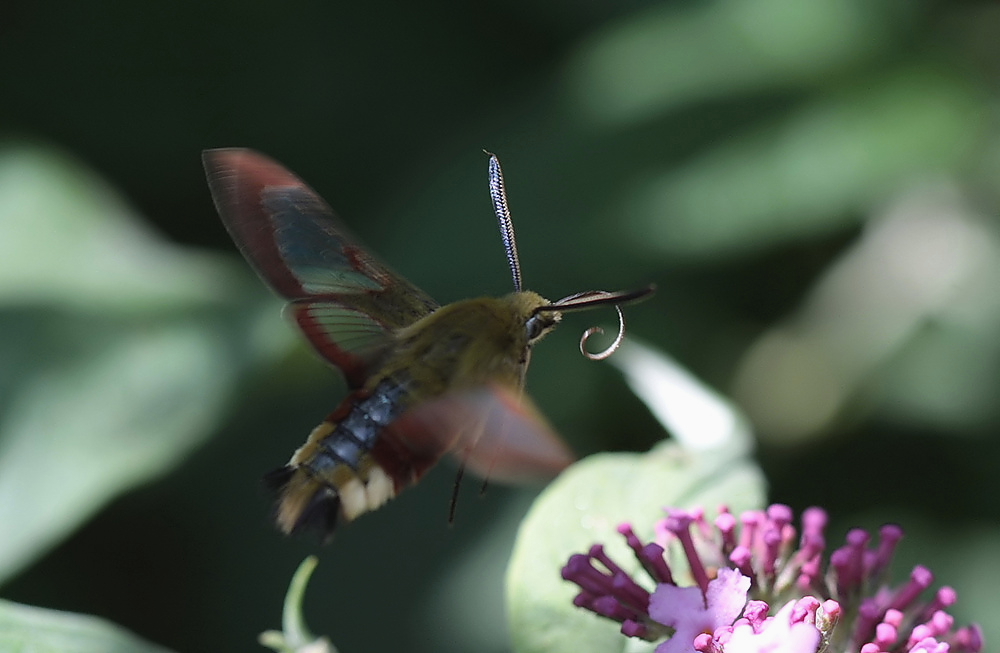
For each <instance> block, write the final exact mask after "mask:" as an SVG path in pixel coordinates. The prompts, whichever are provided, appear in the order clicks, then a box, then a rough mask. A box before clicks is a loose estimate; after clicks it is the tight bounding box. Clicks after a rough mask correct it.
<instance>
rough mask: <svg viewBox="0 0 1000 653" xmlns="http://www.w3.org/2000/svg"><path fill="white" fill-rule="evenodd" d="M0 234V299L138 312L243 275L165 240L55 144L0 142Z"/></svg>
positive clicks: (227, 288)
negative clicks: (45, 146)
mask: <svg viewBox="0 0 1000 653" xmlns="http://www.w3.org/2000/svg"><path fill="white" fill-rule="evenodd" d="M192 156H193V157H197V153H193V154H192ZM205 201H206V203H207V202H209V199H208V193H207V192H206V194H205ZM0 234H3V238H0V303H14V302H18V303H31V304H36V305H37V304H40V303H53V304H58V305H59V306H63V307H71V308H74V309H77V310H87V311H100V312H104V311H107V310H127V311H130V312H135V311H142V310H150V309H153V308H164V307H169V306H178V305H184V304H189V303H190V302H192V301H202V302H206V301H215V300H218V299H219V298H220V297H224V296H225V295H226V293H227V292H231V291H232V287H233V285H234V284H237V283H239V281H240V279H241V277H240V274H239V270H238V268H236V267H235V266H234V265H232V264H230V263H229V262H227V261H225V260H223V259H222V258H221V257H218V256H210V255H208V254H202V253H195V252H193V251H191V250H184V249H181V248H179V247H172V246H170V245H169V244H168V243H166V242H164V241H163V240H162V239H161V238H160V237H159V236H158V235H156V234H155V233H153V232H152V231H150V230H149V229H148V228H147V227H146V225H145V224H143V222H142V219H141V217H139V216H137V215H136V214H135V212H134V211H132V209H131V208H129V207H128V206H127V205H126V204H125V202H124V201H123V200H122V199H121V197H119V196H118V194H117V193H116V192H115V191H114V190H113V189H111V188H110V187H109V186H108V185H107V184H106V183H105V182H104V181H102V180H101V179H99V178H98V177H97V176H96V175H94V174H93V173H91V172H90V171H88V170H87V169H85V168H84V167H82V166H81V165H79V164H78V163H76V162H74V161H72V160H70V159H68V158H67V157H65V156H63V155H61V154H58V153H56V152H54V151H51V150H45V149H40V148H29V147H9V148H5V149H0Z"/></svg>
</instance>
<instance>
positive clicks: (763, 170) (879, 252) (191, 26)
mask: <svg viewBox="0 0 1000 653" xmlns="http://www.w3.org/2000/svg"><path fill="white" fill-rule="evenodd" d="M998 33H1000V6H998V5H997V4H996V3H993V2H961V1H959V2H956V1H950V2H943V1H941V2H933V1H927V2H903V1H902V0H811V1H810V2H798V1H796V0H717V1H715V2H698V1H694V0H687V1H684V2H643V1H639V0H635V1H630V2H586V3H578V2H566V1H556V2H548V3H532V2H512V3H504V4H497V3H474V4H468V3H467V4H461V3H444V2H438V3H407V2H391V1H383V2H373V3H309V2H298V1H291V2H282V3H277V2H272V3H269V2H254V1H252V0H251V1H249V2H246V1H244V2H231V1H229V0H223V1H219V2H212V3H194V2H176V3H165V4H164V3H160V4H146V3H134V2H121V1H117V2H116V1H112V0H97V1H96V2H89V3H71V2H54V3H26V2H20V3H18V2H15V3H12V4H8V5H7V6H5V7H4V9H3V11H2V18H0V89H2V97H3V101H2V102H0V139H2V140H0V582H3V583H4V584H3V587H2V588H0V595H2V596H3V597H4V598H7V599H11V600H16V601H20V602H23V603H28V604H33V605H41V606H47V607H53V608H59V609H64V610H71V611H77V612H84V613H89V614H96V615H100V616H103V617H106V618H108V619H110V620H112V621H115V622H118V623H120V624H122V625H124V626H126V627H127V628H129V629H131V630H133V631H134V632H136V633H138V634H139V635H141V636H143V637H145V638H148V639H150V640H153V641H156V642H158V643H160V644H163V645H166V646H169V647H171V648H173V649H176V650H178V651H203V650H204V651H207V650H216V651H219V650H254V649H255V648H256V647H257V644H255V637H256V634H257V633H259V632H260V631H262V630H264V629H267V628H275V627H277V626H278V625H279V615H280V606H281V601H282V597H283V594H284V590H285V587H286V584H287V582H288V579H289V578H290V577H291V574H292V572H293V571H294V569H295V567H296V565H297V564H298V563H299V561H300V560H301V559H302V557H303V556H304V555H306V554H307V553H309V552H313V551H317V550H319V551H320V552H321V553H320V566H319V569H318V571H317V572H316V575H315V577H314V580H313V582H312V585H311V587H310V589H309V592H308V593H307V596H306V615H307V617H308V619H309V622H310V624H311V626H312V627H313V629H314V630H317V631H319V632H323V633H326V634H329V635H330V636H331V637H332V639H333V641H334V642H335V643H336V644H337V645H338V646H339V647H340V649H341V651H343V652H344V653H349V652H352V651H362V650H363V651H390V650H397V649H399V648H400V647H405V648H407V649H408V650H411V651H432V650H433V651H436V652H439V653H440V652H444V651H459V650H471V649H473V648H475V649H478V650H480V651H503V650H505V649H506V648H507V644H506V640H505V639H504V634H503V629H504V618H503V614H502V602H501V580H500V579H501V574H502V570H503V565H504V564H505V560H506V555H507V553H508V552H509V548H510V543H511V541H512V538H513V529H514V528H515V527H516V524H517V522H518V519H519V517H520V515H521V514H523V512H524V510H525V508H526V505H527V502H528V501H529V500H530V496H531V492H530V491H525V490H511V489H507V488H502V487H491V489H490V490H489V492H488V493H487V494H486V495H485V497H483V498H481V499H480V498H479V497H477V496H476V494H477V492H476V485H477V484H474V483H469V484H467V487H466V488H465V489H466V492H464V493H463V495H462V498H461V500H460V503H459V507H458V520H457V524H456V525H455V526H454V527H452V528H449V527H448V526H447V525H446V515H447V510H448V498H449V493H450V486H451V483H452V471H451V469H449V467H448V466H447V465H442V466H441V468H439V469H436V470H435V471H434V472H433V473H432V474H430V476H429V477H428V479H427V480H426V482H424V483H422V484H421V485H419V486H418V487H417V488H415V489H413V490H411V491H408V492H407V493H406V494H404V495H403V496H402V497H400V498H399V499H398V500H396V501H394V502H392V503H391V504H390V505H388V506H387V507H386V508H384V509H382V510H380V511H378V512H377V513H376V514H373V515H370V516H366V517H365V518H364V519H362V520H360V521H358V522H357V523H355V524H352V525H351V526H350V527H349V528H346V529H344V530H343V531H342V532H341V533H340V535H339V536H338V538H337V540H336V541H335V542H334V543H333V544H332V545H330V546H328V547H325V548H320V547H319V546H318V544H317V543H316V542H314V541H311V540H310V539H309V538H298V539H287V538H283V537H281V536H279V535H278V534H277V533H276V532H275V530H274V529H273V528H272V526H271V525H270V523H269V519H268V510H269V505H270V499H269V497H268V495H267V493H266V492H265V491H263V490H262V489H261V488H260V486H259V484H258V479H259V477H260V476H261V475H262V473H264V472H266V471H268V470H269V469H271V468H273V467H276V466H278V465H280V464H281V463H283V462H284V461H285V460H286V459H287V458H288V456H289V455H290V454H291V452H292V451H293V450H294V448H295V447H297V446H298V445H299V444H300V443H301V442H302V441H303V439H304V437H305V436H306V434H307V433H308V432H309V430H310V429H311V428H312V427H313V426H314V425H315V424H316V423H317V422H318V421H319V420H320V419H321V418H322V417H323V416H325V415H326V414H327V413H328V412H329V411H330V410H332V409H333V408H334V406H335V405H336V403H337V402H338V401H339V399H340V397H341V396H342V393H343V385H342V383H341V382H340V380H339V378H338V376H337V375H336V373H334V372H332V371H329V370H327V369H326V368H325V367H324V366H323V365H322V364H320V363H318V362H317V361H316V360H315V359H314V358H313V357H312V356H311V355H310V354H309V353H308V352H307V351H306V349H305V347H304V346H303V345H302V344H301V343H300V342H299V340H298V339H297V338H296V337H295V334H294V333H293V332H292V330H291V328H290V327H288V326H287V325H286V324H285V323H283V322H282V320H281V318H280V315H279V314H280V304H279V303H278V302H277V300H275V299H273V298H272V297H270V296H269V294H268V293H267V291H266V290H265V289H264V287H263V286H262V285H261V284H260V283H259V282H258V281H257V280H256V278H254V277H253V276H252V274H251V273H250V271H249V269H248V268H247V267H246V265H245V264H244V263H243V262H242V261H241V260H239V259H238V257H237V255H236V254H235V249H234V247H233V246H232V244H231V242H230V241H229V239H228V237H227V235H226V233H225V231H224V229H223V228H222V225H221V223H220V222H219V220H218V218H217V216H216V215H215V211H214V209H213V207H212V204H211V200H210V198H209V195H208V191H207V188H206V185H205V183H204V179H203V174H202V170H201V165H200V159H199V153H200V151H201V150H202V149H203V148H207V147H220V146H246V147H253V148H256V149H259V150H261V151H263V152H266V153H268V154H270V155H271V156H273V157H275V158H277V159H278V160H280V161H282V162H284V163H285V164H286V165H287V166H289V167H290V168H291V169H293V170H295V171H296V172H297V173H298V174H299V175H300V176H302V177H303V178H304V179H306V180H307V181H308V182H309V183H310V184H311V185H312V186H313V187H315V188H316V189H317V190H318V191H319V192H320V193H321V194H323V195H324V196H325V197H326V198H327V200H328V201H329V202H330V204H332V205H333V206H334V207H335V208H336V209H337V210H338V211H339V213H340V214H341V216H342V217H344V219H345V220H346V221H347V222H348V223H349V224H350V225H351V227H352V228H353V229H354V231H355V232H357V233H358V234H359V235H360V236H361V237H362V238H363V239H364V240H365V242H366V243H367V244H368V245H370V246H371V247H372V249H373V250H374V251H376V252H378V253H379V254H380V255H381V256H382V258H383V259H385V260H386V261H388V262H389V263H390V265H391V266H392V267H394V268H395V269H396V270H398V271H399V272H401V273H403V274H405V275H406V276H407V277H409V278H410V279H411V280H413V281H414V282H415V283H417V284H418V285H420V286H421V287H423V288H424V289H426V290H427V291H428V292H429V293H431V294H432V295H433V296H435V297H436V298H437V299H438V300H439V301H441V302H448V301H452V300H455V299H460V298H463V297H469V296H476V295H479V294H499V293H504V292H507V291H508V290H509V283H510V282H509V278H508V274H507V268H506V263H505V261H504V257H503V252H502V249H501V246H500V244H499V240H498V238H497V233H496V227H495V224H494V220H493V217H492V211H491V208H490V204H489V199H488V193H487V186H486V157H485V155H483V154H482V149H483V148H487V149H489V150H491V151H494V152H496V153H497V154H498V155H499V156H500V159H501V161H503V163H504V171H505V175H506V179H507V186H508V194H509V199H510V204H511V209H512V212H513V214H514V219H515V224H516V226H517V229H518V235H519V243H518V244H519V248H520V253H521V261H522V266H523V271H524V275H525V282H526V285H527V286H529V287H530V288H532V289H535V290H537V291H539V292H541V293H542V294H544V295H546V296H548V297H550V298H557V297H561V296H563V295H567V294H570V293H573V292H577V291H581V290H589V289H593V288H603V289H608V290H611V289H617V288H628V287H633V286H640V285H643V284H645V283H647V282H655V283H656V284H657V285H658V287H659V292H658V294H657V295H656V297H655V298H654V299H653V300H652V301H650V302H648V303H646V304H643V305H641V306H637V307H635V308H632V309H630V310H629V311H628V319H629V328H630V333H631V334H633V335H635V336H637V337H641V338H643V339H644V340H646V341H647V342H650V343H652V344H654V345H656V346H659V347H661V348H663V349H665V350H666V351H669V352H670V353H671V354H672V355H673V356H675V357H676V358H677V359H679V360H680V361H681V362H682V363H684V364H685V365H687V366H688V367H689V368H690V369H691V370H692V371H693V372H694V373H695V374H697V375H698V376H700V377H701V378H702V379H704V380H706V381H707V382H708V383H710V384H712V385H713V386H714V387H716V388H718V389H719V390H721V391H722V392H724V393H726V394H729V395H730V396H732V397H733V398H734V399H735V400H736V401H737V402H738V403H739V405H741V406H742V407H743V409H744V410H745V411H746V412H747V414H748V415H749V416H750V418H751V419H752V421H753V423H754V425H755V428H756V430H757V433H758V436H759V439H760V444H759V448H758V459H759V461H760V463H761V465H762V466H763V468H764V470H765V472H766V473H767V475H768V478H769V481H770V483H771V497H772V499H773V500H776V501H781V502H784V503H789V504H791V505H793V506H794V507H796V508H797V509H802V508H805V507H806V506H809V505H812V504H820V505H823V506H825V507H827V508H829V509H830V510H831V512H832V513H833V517H834V520H835V524H836V527H835V528H834V529H833V530H834V535H833V536H832V537H833V538H839V537H840V536H841V534H842V533H843V532H844V530H845V529H846V528H848V527H850V526H854V525H865V526H875V525H878V524H879V523H882V522H884V521H897V522H900V523H902V524H903V526H904V527H905V528H906V529H907V531H908V533H909V534H910V535H909V537H908V539H907V540H905V541H904V546H903V549H902V552H901V554H902V558H903V559H904V562H905V564H910V565H912V564H913V563H916V562H918V561H919V562H924V563H926V564H930V565H931V566H933V568H934V569H935V570H936V571H937V572H938V576H939V578H940V580H941V582H944V583H947V584H951V585H954V586H955V587H957V588H958V590H959V595H960V603H959V606H958V607H957V608H956V609H955V611H954V612H955V614H956V615H957V616H958V619H959V620H960V621H963V622H964V621H969V620H979V621H981V622H984V624H985V625H986V631H987V635H988V636H989V635H991V634H992V636H993V637H994V638H996V637H1000V632H998V629H997V626H995V625H992V624H991V623H990V621H991V615H992V614H993V612H994V611H995V610H996V609H997V608H998V607H1000V604H998V601H997V599H996V592H995V588H996V587H997V586H1000V562H998V560H997V555H996V554H997V552H998V551H1000V525H998V516H1000V503H998V497H1000V491H998V490H1000V488H998V484H997V474H996V467H997V465H998V463H1000V440H998V438H997V437H996V435H997V430H998V426H1000V402H998V401H997V399H996V398H997V395H998V393H1000V293H998V292H997V288H1000V224H998V211H1000V192H998V189H997V188H998V187H997V184H996V183H995V180H996V179H997V177H998V174H1000V124H998V116H1000V112H998V108H1000V102H998V101H1000V86H998V84H997V79H998V74H1000V39H997V38H996V35H997V34H998ZM587 318H592V319H599V320H605V321H608V322H610V321H611V320H610V318H611V316H605V315H600V314H590V315H587V316H586V317H583V316H580V317H576V316H573V317H572V318H569V319H567V320H566V323H565V324H564V325H563V327H562V328H561V329H560V331H559V332H557V333H556V334H554V335H553V336H551V337H550V339H549V341H547V342H546V343H544V345H542V346H540V347H539V348H538V350H537V352H536V355H535V358H534V362H533V368H532V370H531V373H530V375H529V377H530V378H529V389H530V391H531V393H532V395H533V396H534V397H535V399H536V400H537V402H538V403H539V405H540V406H541V407H542V409H543V410H544V411H545V412H546V414H547V415H548V416H549V418H550V419H551V421H552V423H553V424H554V425H555V426H556V427H557V428H558V429H559V430H560V431H561V432H562V433H563V434H564V435H565V436H566V438H567V439H568V440H569V441H570V442H571V443H572V445H573V446H574V448H575V449H576V450H577V451H578V452H580V453H581V454H585V453H590V452H594V451H598V450H607V449H632V450H642V449H644V448H647V447H648V446H650V445H651V444H652V443H653V442H655V441H656V440H657V439H659V438H660V437H662V436H663V434H662V432H661V430H660V427H659V426H658V425H657V423H656V422H655V421H654V420H653V419H652V417H651V416H650V415H649V414H648V412H647V411H646V409H645V408H644V406H643V405H642V404H641V403H640V402H639V401H638V400H637V399H636V398H634V397H633V396H631V395H630V394H629V392H628V390H627V389H626V387H625V385H624V384H623V383H622V381H621V379H620V377H619V376H618V375H617V373H615V372H614V371H613V370H612V369H611V368H610V367H608V366H605V365H602V364H595V363H590V362H588V361H586V360H584V359H583V358H582V357H580V355H579V353H578V352H577V350H576V339H577V338H578V336H579V332H581V331H582V330H583V329H584V328H586V327H587V326H589V325H590V323H589V322H588V321H587ZM837 541H839V540H838V539H832V540H831V544H834V543H836V542H837ZM907 571H908V568H907V567H906V566H905V565H901V566H900V568H899V569H897V573H898V574H899V575H900V577H902V576H903V575H905V574H906V573H907ZM556 573H558V570H555V569H553V574H556ZM994 621H995V620H994ZM261 650H262V649H261Z"/></svg>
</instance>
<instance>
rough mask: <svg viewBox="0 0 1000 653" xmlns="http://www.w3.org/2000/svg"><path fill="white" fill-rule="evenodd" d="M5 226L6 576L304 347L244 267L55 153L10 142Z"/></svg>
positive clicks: (0, 337) (0, 479) (1, 163)
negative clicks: (158, 229) (154, 224)
mask: <svg viewBox="0 0 1000 653" xmlns="http://www.w3.org/2000/svg"><path fill="white" fill-rule="evenodd" d="M192 157H193V158H196V153H192ZM0 233H2V234H3V238H0V360H2V361H3V365H2V366H0V582H2V581H3V580H5V579H7V578H9V577H10V576H11V575H13V574H14V573H16V572H17V571H19V570H20V569H22V568H24V567H25V566H26V565H28V564H30V563H31V562H32V561H34V560H35V559H37V558H38V557H39V556H41V555H43V554H44V553H45V552H46V551H47V550H48V549H49V548H50V547H51V546H53V545H54V544H55V543H57V542H58V541H59V540H60V539H61V538H63V537H65V536H66V535H67V534H68V533H69V532H71V531H72V530H73V529H74V528H75V527H77V526H78V525H79V524H81V523H82V522H83V521H85V520H86V519H88V518H89V517H90V516H91V515H93V514H94V512H95V511H97V510H98V509H99V508H100V507H101V506H102V505H104V504H105V503H106V502H107V501H109V500H110V499H112V498H113V497H115V496H116V495H118V494H120V493H122V492H124V491H126V490H128V489H130V488H132V487H134V486H136V485H137V484H140V483H143V482H146V481H149V480H150V479H152V478H155V477H156V476H159V475H162V474H164V473H166V472H167V471H168V470H170V469H171V468H172V467H173V466H175V465H176V464H177V463H179V462H180V461H181V460H182V459H183V458H184V456H186V455H187V454H188V453H190V452H191V451H192V450H193V449H194V448H195V447H196V446H197V445H199V444H200V443H202V442H204V441H205V440H206V439H207V438H208V437H209V436H210V435H211V434H212V433H214V432H215V431H216V426H217V424H218V422H219V420H220V419H221V418H222V417H223V416H224V414H225V413H224V410H225V407H226V404H227V401H228V399H229V397H230V396H231V393H232V390H233V389H234V388H235V386H236V383H237V382H238V381H239V377H240V374H241V373H244V372H246V371H248V370H251V369H253V368H254V367H256V366H261V365H264V364H267V363H268V362H269V361H271V360H273V356H274V355H275V354H276V353H278V352H279V351H282V347H284V346H286V345H287V343H288V342H289V340H288V335H287V332H286V331H282V330H278V331H275V332H268V331H267V330H266V327H268V326H270V325H277V324H280V321H279V320H278V319H277V310H276V309H277V306H276V304H275V303H272V302H270V301H266V300H263V297H264V295H263V290H258V289H257V287H256V286H255V285H252V284H247V283H244V277H243V276H241V275H240V274H239V273H238V272H237V270H238V268H237V267H236V265H235V261H233V262H229V261H226V260H224V259H223V258H222V257H209V256H207V255H205V254H191V253H190V252H188V251H186V250H184V249H182V248H178V247H176V246H173V245H171V244H169V243H167V242H165V241H164V240H162V239H160V238H158V237H157V236H155V234H153V233H151V232H150V231H149V230H148V229H146V228H144V226H143V223H142V221H141V219H140V218H138V217H137V216H135V215H134V214H133V213H132V212H131V211H129V210H128V208H127V207H126V206H125V205H124V203H123V202H121V200H120V199H118V198H117V196H116V195H115V194H114V193H113V192H112V191H111V190H109V189H108V188H107V187H106V186H105V185H104V184H103V183H101V182H100V181H99V180H97V179H95V178H94V177H93V175H91V174H89V173H88V172H86V171H85V170H83V169H81V168H80V167H79V166H78V165H76V164H74V163H72V162H71V161H69V160H67V159H66V158H64V157H61V156H59V155H57V154H54V153H52V152H50V151H47V150H36V149H27V148H20V149H15V150H6V151H4V150H0ZM248 288H252V289H253V290H248ZM262 326H264V327H265V328H262Z"/></svg>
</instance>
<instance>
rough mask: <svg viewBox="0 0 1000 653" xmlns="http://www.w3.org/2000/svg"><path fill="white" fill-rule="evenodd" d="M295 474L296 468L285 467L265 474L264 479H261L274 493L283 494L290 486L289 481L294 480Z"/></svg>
mask: <svg viewBox="0 0 1000 653" xmlns="http://www.w3.org/2000/svg"><path fill="white" fill-rule="evenodd" d="M294 473H295V468H294V467H292V466H291V465H285V466H284V467H279V468H278V469H273V470H271V471H269V472H268V473H267V474H264V478H263V479H261V480H262V481H263V482H264V487H266V488H267V489H268V490H271V491H272V492H281V491H282V490H284V489H285V486H286V485H288V481H290V480H292V474H294Z"/></svg>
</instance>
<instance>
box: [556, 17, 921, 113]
mask: <svg viewBox="0 0 1000 653" xmlns="http://www.w3.org/2000/svg"><path fill="white" fill-rule="evenodd" d="M678 7H680V8H678ZM901 8H902V6H901V5H900V4H899V3H893V2H885V1H881V0H814V1H811V2H797V1H796V0H719V1H716V2H703V3H696V4H690V3H688V4H682V5H677V4H676V3H675V4H671V3H665V4H661V5H656V6H654V7H651V8H650V9H649V10H648V11H645V12H641V13H638V14H636V15H635V16H632V17H630V18H628V19H627V20H625V21H623V22H621V23H618V24H615V25H613V26H612V27H611V28H610V29H607V30H605V31H604V33H602V34H601V35H599V36H598V37H596V38H594V39H592V40H591V41H590V42H588V43H587V44H585V45H584V47H583V48H582V49H581V51H580V52H579V53H578V54H577V56H576V57H574V58H573V59H571V60H570V62H569V65H568V69H569V75H570V80H571V81H570V88H571V92H572V94H573V96H574V97H573V101H574V103H575V104H576V105H577V106H579V107H580V109H581V111H582V112H583V116H584V117H585V118H589V119H592V120H597V121H600V122H604V123H608V124H612V125H616V126H617V125H621V124H623V123H626V124H627V123H632V122H638V121H641V120H646V119H649V118H651V117H654V116H656V115H657V114H661V113H664V112H666V111H669V110H670V109H673V108H675V107H677V106H679V105H683V104H686V103H692V102H697V101H699V100H705V99H708V98H716V97H724V96H728V95H731V94H732V93H734V92H745V91H750V90H756V89H766V88H780V87H782V86H786V85H788V84H809V85H817V84H818V83H819V81H820V80H822V79H823V76H824V75H829V74H830V73H831V72H832V71H833V70H836V69H837V68H840V67H846V66H847V65H849V64H852V63H856V62H857V61H859V60H863V59H864V58H866V57H868V56H871V55H872V54H874V53H876V52H878V51H879V50H880V49H883V48H886V47H889V46H890V45H891V44H892V43H893V41H894V37H895V34H896V33H898V31H899V30H900V28H901V27H902V26H903V25H904V24H905V23H906V22H907V19H906V18H905V15H904V14H903V12H902V11H899V9H901Z"/></svg>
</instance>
